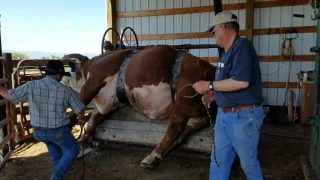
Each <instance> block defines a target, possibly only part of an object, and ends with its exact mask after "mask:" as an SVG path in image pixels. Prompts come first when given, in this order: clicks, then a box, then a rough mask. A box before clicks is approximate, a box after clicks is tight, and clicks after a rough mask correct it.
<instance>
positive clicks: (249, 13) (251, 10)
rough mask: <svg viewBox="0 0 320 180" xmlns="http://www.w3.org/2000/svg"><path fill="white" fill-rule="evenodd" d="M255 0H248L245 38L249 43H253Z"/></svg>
mask: <svg viewBox="0 0 320 180" xmlns="http://www.w3.org/2000/svg"><path fill="white" fill-rule="evenodd" d="M253 3H254V0H247V2H246V31H245V32H246V33H245V36H246V38H247V39H248V40H249V41H251V42H252V41H253V15H254V8H253Z"/></svg>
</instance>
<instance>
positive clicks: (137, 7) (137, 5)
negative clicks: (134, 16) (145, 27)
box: [133, 0, 141, 11]
mask: <svg viewBox="0 0 320 180" xmlns="http://www.w3.org/2000/svg"><path fill="white" fill-rule="evenodd" d="M133 11H141V0H134V3H133Z"/></svg>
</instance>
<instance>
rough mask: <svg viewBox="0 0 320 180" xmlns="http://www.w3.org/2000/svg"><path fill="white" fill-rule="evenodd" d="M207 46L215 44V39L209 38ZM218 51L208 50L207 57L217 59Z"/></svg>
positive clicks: (214, 49)
mask: <svg viewBox="0 0 320 180" xmlns="http://www.w3.org/2000/svg"><path fill="white" fill-rule="evenodd" d="M208 41H209V44H216V39H215V38H209V39H208ZM218 56H219V55H218V49H216V48H210V49H209V57H218Z"/></svg>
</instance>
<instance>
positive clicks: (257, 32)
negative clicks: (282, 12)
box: [127, 26, 317, 41]
mask: <svg viewBox="0 0 320 180" xmlns="http://www.w3.org/2000/svg"><path fill="white" fill-rule="evenodd" d="M208 28H209V26H208ZM293 29H295V30H296V31H297V32H298V33H311V32H316V31H317V27H316V26H305V27H284V28H266V29H254V30H253V35H269V34H282V33H286V32H288V31H292V30H293ZM239 35H240V36H245V35H246V31H245V30H240V32H239ZM211 37H212V35H211V34H210V33H208V32H197V33H174V34H149V35H137V38H138V40H139V41H141V40H168V39H194V38H211ZM129 38H130V36H127V39H129ZM131 39H134V37H133V36H132V37H131Z"/></svg>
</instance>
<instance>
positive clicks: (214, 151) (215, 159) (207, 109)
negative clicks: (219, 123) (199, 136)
mask: <svg viewBox="0 0 320 180" xmlns="http://www.w3.org/2000/svg"><path fill="white" fill-rule="evenodd" d="M189 86H193V84H186V85H184V86H183V87H182V88H181V89H180V90H179V94H180V96H181V97H184V98H188V99H191V98H194V97H196V96H197V95H198V94H199V93H195V94H194V95H192V96H187V95H183V94H182V93H181V91H182V90H183V89H184V88H186V87H189ZM204 106H205V107H206V111H207V114H208V117H209V120H210V127H211V134H212V143H213V153H214V161H215V163H216V165H217V166H218V167H220V166H219V164H218V161H217V158H216V144H215V140H214V132H213V122H212V118H211V115H210V112H209V108H208V106H207V103H205V105H204Z"/></svg>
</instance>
